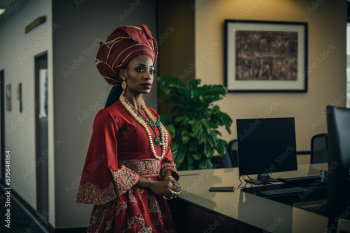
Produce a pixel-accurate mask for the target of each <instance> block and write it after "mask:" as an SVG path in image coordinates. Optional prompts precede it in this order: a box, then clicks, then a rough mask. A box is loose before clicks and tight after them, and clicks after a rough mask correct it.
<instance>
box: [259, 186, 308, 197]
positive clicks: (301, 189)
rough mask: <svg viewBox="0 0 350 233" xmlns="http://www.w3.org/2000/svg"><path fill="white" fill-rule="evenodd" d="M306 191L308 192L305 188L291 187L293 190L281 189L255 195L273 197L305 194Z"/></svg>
mask: <svg viewBox="0 0 350 233" xmlns="http://www.w3.org/2000/svg"><path fill="white" fill-rule="evenodd" d="M307 191H308V189H307V188H302V187H293V188H282V189H274V190H265V191H258V192H257V193H258V194H260V195H263V196H274V195H281V194H295V193H303V192H307Z"/></svg>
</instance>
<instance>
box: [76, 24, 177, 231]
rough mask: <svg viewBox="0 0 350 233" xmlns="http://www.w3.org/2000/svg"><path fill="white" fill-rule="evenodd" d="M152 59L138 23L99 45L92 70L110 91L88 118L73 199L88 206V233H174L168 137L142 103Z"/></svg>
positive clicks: (151, 44) (147, 34)
mask: <svg viewBox="0 0 350 233" xmlns="http://www.w3.org/2000/svg"><path fill="white" fill-rule="evenodd" d="M157 55H158V49H157V44H156V41H155V40H154V38H153V37H152V34H151V31H150V30H149V29H148V27H147V26H146V25H144V24H140V25H138V26H126V27H120V28H117V29H115V30H114V31H113V32H112V34H111V35H109V36H108V37H107V41H106V43H105V42H100V48H99V50H98V52H97V56H96V59H95V60H96V65H97V69H98V70H99V72H100V73H101V75H102V76H103V77H104V78H105V80H106V81H107V82H108V83H109V84H112V85H114V87H113V88H112V90H111V92H110V94H109V97H108V99H107V102H106V107H105V108H104V109H101V110H99V111H98V113H97V114H96V117H95V119H94V123H93V132H92V136H91V141H90V144H89V148H88V152H87V156H86V160H85V164H84V168H83V174H82V176H81V180H80V185H79V189H78V194H77V197H76V200H75V201H76V202H79V203H87V204H94V207H93V210H92V213H91V217H90V224H89V227H88V231H87V232H176V230H175V227H174V223H173V220H172V217H171V214H170V210H169V206H168V203H167V201H166V200H169V199H172V198H175V197H177V196H178V195H180V192H181V188H180V185H179V183H178V180H179V175H178V172H177V170H176V166H175V163H174V161H173V158H172V154H171V150H170V142H171V138H170V135H169V133H168V131H167V130H166V129H165V127H164V126H163V125H162V124H161V123H160V121H159V115H158V113H157V112H156V111H155V110H154V109H152V108H149V107H146V106H145V103H144V101H143V98H142V94H148V93H150V91H151V84H152V82H153V79H154V76H153V74H154V64H155V62H156V59H157ZM121 82H122V83H121ZM118 83H119V84H120V83H121V85H116V84H118Z"/></svg>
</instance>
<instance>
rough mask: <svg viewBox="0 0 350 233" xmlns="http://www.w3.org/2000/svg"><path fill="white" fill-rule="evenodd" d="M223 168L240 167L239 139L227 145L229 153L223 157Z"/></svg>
mask: <svg viewBox="0 0 350 233" xmlns="http://www.w3.org/2000/svg"><path fill="white" fill-rule="evenodd" d="M222 162H223V167H224V168H228V167H238V142H237V139H235V140H232V141H230V142H229V143H228V144H227V151H226V153H225V155H224V157H223V160H222Z"/></svg>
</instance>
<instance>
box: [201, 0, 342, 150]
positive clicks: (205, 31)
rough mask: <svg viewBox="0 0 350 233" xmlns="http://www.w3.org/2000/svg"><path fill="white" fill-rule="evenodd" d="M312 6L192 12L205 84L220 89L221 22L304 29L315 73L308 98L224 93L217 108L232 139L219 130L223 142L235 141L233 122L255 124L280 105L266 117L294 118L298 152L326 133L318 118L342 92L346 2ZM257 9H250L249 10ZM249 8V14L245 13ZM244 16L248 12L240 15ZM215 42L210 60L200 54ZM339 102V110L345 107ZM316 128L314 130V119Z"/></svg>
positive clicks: (212, 0) (210, 7) (215, 6)
mask: <svg viewBox="0 0 350 233" xmlns="http://www.w3.org/2000/svg"><path fill="white" fill-rule="evenodd" d="M313 2H315V1H314V0H313V1H312V0H303V1H301V0H203V1H197V6H196V20H195V30H196V34H195V36H196V39H195V45H196V52H195V53H196V61H197V60H200V63H201V64H199V65H198V66H197V68H196V78H197V79H198V78H199V79H201V80H202V83H201V85H204V84H222V85H224V20H225V19H244V18H241V16H242V15H241V14H245V15H247V16H246V18H245V20H274V21H296V22H307V23H308V28H309V30H308V65H309V66H310V65H312V64H313V63H316V65H317V68H315V69H314V70H313V71H312V72H310V73H309V77H308V92H307V93H294V94H293V93H229V94H227V95H226V97H225V98H224V99H223V100H222V101H220V102H217V103H216V104H218V105H219V106H220V109H221V110H222V111H223V112H226V113H227V114H229V115H230V116H231V118H232V120H233V123H232V125H231V131H232V133H231V135H230V134H228V133H227V131H226V130H225V129H224V128H223V127H222V128H221V129H220V132H221V133H222V135H223V139H225V140H227V141H229V140H231V139H235V138H237V133H236V119H240V118H259V115H260V113H261V112H263V111H266V110H267V109H268V108H269V107H270V106H271V103H272V101H277V103H279V105H278V106H277V108H276V109H274V110H273V111H272V112H271V113H270V114H269V115H268V117H271V118H274V117H295V123H296V139H297V150H298V151H302V150H310V140H311V137H312V136H313V135H315V134H318V133H326V132H327V123H326V120H324V121H322V118H323V117H322V113H323V112H324V111H325V108H326V105H327V104H331V103H332V102H333V101H335V100H337V99H338V98H340V100H341V99H342V96H343V94H344V91H345V90H346V8H347V7H346V1H345V0H343V1H340V0H339V1H336V0H333V1H320V2H321V4H320V5H319V6H318V7H317V8H316V9H315V10H314V11H309V10H308V7H310V8H309V9H311V7H312V4H313ZM254 3H255V4H256V5H255V6H256V7H255V8H253V7H252V6H253V4H254ZM249 7H251V8H250V12H249V11H248V9H249ZM245 11H247V12H245ZM213 42H218V43H219V46H217V47H216V48H215V49H214V50H213V51H212V53H211V54H210V55H208V56H207V57H205V59H203V57H201V53H202V52H203V51H205V50H207V48H209V47H210V46H211V44H212V43H213ZM332 44H333V45H334V46H335V47H336V48H335V49H334V50H333V52H332V53H330V54H329V55H328V57H327V58H326V59H325V60H323V62H322V63H319V62H318V60H316V58H317V56H318V55H319V54H321V53H323V52H325V51H326V50H327V48H328V46H329V45H332ZM345 104H346V100H345V99H344V100H343V101H342V102H340V103H339V105H338V106H345ZM317 118H319V119H320V120H321V122H319V123H320V124H319V125H318V126H316V127H314V129H313V128H312V126H311V124H312V123H314V124H316V119H317Z"/></svg>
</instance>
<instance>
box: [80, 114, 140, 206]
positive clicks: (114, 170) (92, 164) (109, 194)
mask: <svg viewBox="0 0 350 233" xmlns="http://www.w3.org/2000/svg"><path fill="white" fill-rule="evenodd" d="M119 126H120V123H119V121H118V118H117V117H116V116H115V115H114V113H113V112H111V111H110V110H109V109H107V108H104V109H101V110H99V111H98V113H97V114H96V117H95V119H94V123H93V132H92V136H91V140H90V144H89V148H88V152H87V155H86V159H85V164H84V167H83V172H82V176H81V180H80V184H79V189H78V193H77V196H76V199H75V201H76V202H79V203H86V204H94V205H103V204H106V203H108V202H110V201H112V200H114V199H115V198H118V197H119V196H120V195H122V194H123V193H125V192H127V191H128V190H129V189H131V188H132V187H133V186H134V185H135V184H136V183H137V182H139V180H140V179H141V176H140V175H139V174H137V173H135V172H134V171H133V170H131V169H129V168H127V167H125V166H124V165H123V164H118V158H117V157H118V154H117V145H118V129H119Z"/></svg>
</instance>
